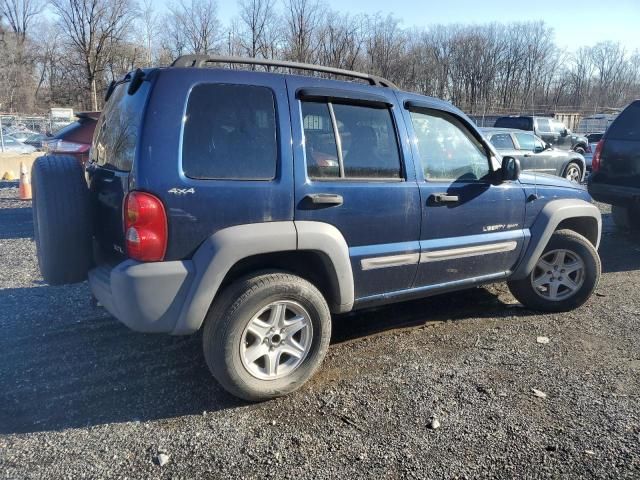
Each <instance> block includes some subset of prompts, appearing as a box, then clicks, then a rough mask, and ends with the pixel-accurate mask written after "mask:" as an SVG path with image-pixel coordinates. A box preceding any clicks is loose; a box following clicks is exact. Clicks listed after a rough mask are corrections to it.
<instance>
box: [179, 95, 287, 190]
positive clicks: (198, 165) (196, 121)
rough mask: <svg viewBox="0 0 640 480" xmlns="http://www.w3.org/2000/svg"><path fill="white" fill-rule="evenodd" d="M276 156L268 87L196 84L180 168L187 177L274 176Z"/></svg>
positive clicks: (245, 177) (234, 178) (276, 150)
mask: <svg viewBox="0 0 640 480" xmlns="http://www.w3.org/2000/svg"><path fill="white" fill-rule="evenodd" d="M277 157H278V145H277V135H276V113H275V102H274V97H273V92H272V91H271V90H270V89H268V88H266V87H258V86H252V85H223V84H201V85H197V86H196V87H194V88H193V90H192V91H191V95H189V101H188V103H187V111H186V114H185V118H184V133H183V138H182V168H183V170H184V173H185V174H186V175H187V176H188V177H191V178H199V179H221V180H222V179H229V180H271V179H273V178H275V176H276V163H277Z"/></svg>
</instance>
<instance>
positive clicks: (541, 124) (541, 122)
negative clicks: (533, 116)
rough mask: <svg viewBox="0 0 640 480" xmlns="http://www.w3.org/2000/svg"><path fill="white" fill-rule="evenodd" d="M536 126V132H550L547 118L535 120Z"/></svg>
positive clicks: (549, 123)
mask: <svg viewBox="0 0 640 480" xmlns="http://www.w3.org/2000/svg"><path fill="white" fill-rule="evenodd" d="M536 124H537V125H538V131H540V132H551V131H552V130H551V122H549V119H548V118H538V119H537V120H536Z"/></svg>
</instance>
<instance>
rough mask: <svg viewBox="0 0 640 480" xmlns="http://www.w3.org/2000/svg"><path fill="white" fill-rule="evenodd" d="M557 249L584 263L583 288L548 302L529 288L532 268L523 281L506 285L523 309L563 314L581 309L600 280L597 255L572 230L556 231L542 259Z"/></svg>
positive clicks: (584, 240)
mask: <svg viewBox="0 0 640 480" xmlns="http://www.w3.org/2000/svg"><path fill="white" fill-rule="evenodd" d="M558 249H562V250H568V251H570V252H572V253H573V254H575V255H577V256H579V257H580V259H581V260H582V261H583V263H584V274H583V275H584V280H583V283H582V286H581V287H580V288H579V289H578V290H577V291H576V292H575V293H573V295H571V296H569V297H568V298H565V299H563V300H556V301H552V300H549V299H547V298H544V297H543V296H541V295H540V294H539V293H537V292H536V290H535V288H534V287H533V285H532V278H533V275H534V272H535V269H534V272H531V274H530V275H528V276H527V277H526V278H524V279H522V280H512V281H509V282H507V285H508V287H509V290H510V291H511V293H512V294H513V296H514V297H516V299H517V300H518V301H519V302H520V303H522V304H523V305H524V306H526V307H528V308H531V309H532V310H540V311H543V312H566V311H569V310H573V309H575V308H578V307H579V306H581V305H582V304H583V303H585V302H586V301H587V300H588V299H589V297H590V296H591V294H592V293H593V292H594V291H595V289H596V287H597V285H598V282H599V281H600V271H601V263H600V257H599V256H598V252H597V251H596V249H595V248H594V246H593V245H592V244H591V242H589V240H587V239H586V238H585V237H583V236H582V235H580V234H578V233H576V232H574V231H572V230H558V231H557V232H555V233H554V234H553V235H552V236H551V239H550V240H549V243H548V244H547V246H546V247H545V249H544V252H543V254H542V257H544V256H545V254H546V253H548V252H552V251H553V250H558Z"/></svg>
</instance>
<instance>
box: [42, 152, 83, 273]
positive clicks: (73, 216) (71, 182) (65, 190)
mask: <svg viewBox="0 0 640 480" xmlns="http://www.w3.org/2000/svg"><path fill="white" fill-rule="evenodd" d="M31 175H32V185H33V228H34V234H35V240H36V249H37V254H38V265H39V266H40V272H41V273H42V276H43V277H44V280H45V281H46V282H47V283H49V284H50V285H63V284H66V283H76V282H82V281H83V280H85V279H86V278H87V272H88V271H89V266H90V264H91V258H92V255H91V221H90V220H91V216H90V213H89V212H90V205H89V189H88V187H87V182H86V181H85V177H84V169H83V167H82V165H81V164H80V162H79V161H78V160H76V159H75V158H72V157H64V156H51V155H46V156H44V157H39V158H37V159H36V161H35V162H34V164H33V169H32V174H31Z"/></svg>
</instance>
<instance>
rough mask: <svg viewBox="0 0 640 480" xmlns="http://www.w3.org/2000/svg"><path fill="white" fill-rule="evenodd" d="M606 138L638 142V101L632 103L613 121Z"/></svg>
mask: <svg viewBox="0 0 640 480" xmlns="http://www.w3.org/2000/svg"><path fill="white" fill-rule="evenodd" d="M607 138H608V139H609V138H610V139H613V140H638V141H640V101H638V102H633V103H632V104H631V105H629V106H628V107H627V108H625V109H624V110H623V111H622V113H621V114H620V115H619V116H618V118H616V119H615V120H614V121H613V123H612V124H611V126H610V127H609V130H608V131H607Z"/></svg>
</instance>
